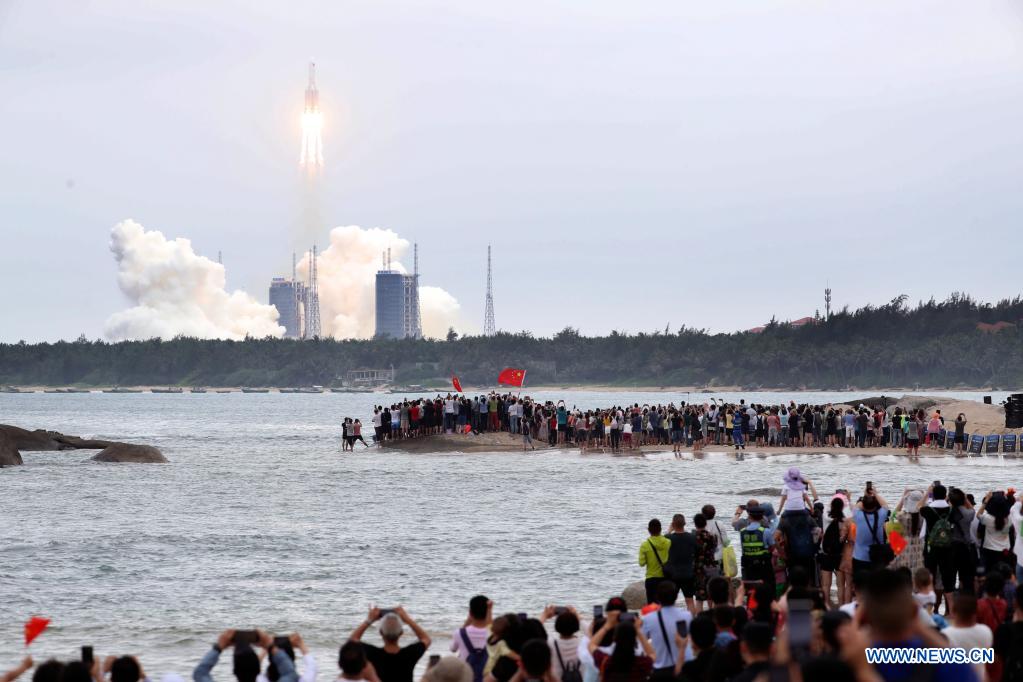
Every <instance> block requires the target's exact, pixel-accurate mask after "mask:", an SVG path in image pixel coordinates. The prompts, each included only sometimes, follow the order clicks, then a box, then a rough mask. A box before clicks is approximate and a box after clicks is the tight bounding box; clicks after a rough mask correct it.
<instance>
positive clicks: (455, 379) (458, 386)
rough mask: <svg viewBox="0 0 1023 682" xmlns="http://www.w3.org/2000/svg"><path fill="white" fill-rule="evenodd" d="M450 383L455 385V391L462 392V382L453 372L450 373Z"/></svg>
mask: <svg viewBox="0 0 1023 682" xmlns="http://www.w3.org/2000/svg"><path fill="white" fill-rule="evenodd" d="M451 384H452V385H453V386H454V387H455V391H457V392H458V393H461V392H462V382H461V381H459V380H458V377H456V376H455V375H454V374H452V375H451Z"/></svg>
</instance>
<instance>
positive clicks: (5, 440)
mask: <svg viewBox="0 0 1023 682" xmlns="http://www.w3.org/2000/svg"><path fill="white" fill-rule="evenodd" d="M22 463H23V462H22V460H21V453H20V452H18V446H17V443H15V442H14V439H13V438H11V437H10V435H8V434H7V433H4V432H3V431H0V466H14V465H17V464H22Z"/></svg>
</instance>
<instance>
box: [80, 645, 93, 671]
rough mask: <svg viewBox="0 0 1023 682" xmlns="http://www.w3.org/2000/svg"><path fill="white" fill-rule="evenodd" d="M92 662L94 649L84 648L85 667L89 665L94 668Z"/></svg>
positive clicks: (83, 659)
mask: <svg viewBox="0 0 1023 682" xmlns="http://www.w3.org/2000/svg"><path fill="white" fill-rule="evenodd" d="M92 660H93V659H92V647H91V646H83V647H82V663H84V664H85V665H87V666H89V667H90V668H91V667H92Z"/></svg>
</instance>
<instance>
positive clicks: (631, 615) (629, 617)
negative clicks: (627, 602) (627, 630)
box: [618, 611, 636, 623]
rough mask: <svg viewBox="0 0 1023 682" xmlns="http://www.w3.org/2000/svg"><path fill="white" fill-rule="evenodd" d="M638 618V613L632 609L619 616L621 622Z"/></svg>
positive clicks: (630, 621) (629, 621) (628, 621)
mask: <svg viewBox="0 0 1023 682" xmlns="http://www.w3.org/2000/svg"><path fill="white" fill-rule="evenodd" d="M635 620H636V614H635V613H633V612H632V611H625V612H624V613H622V615H620V616H618V622H619V623H632V622H633V621H635Z"/></svg>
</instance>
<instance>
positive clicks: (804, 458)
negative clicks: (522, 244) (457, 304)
mask: <svg viewBox="0 0 1023 682" xmlns="http://www.w3.org/2000/svg"><path fill="white" fill-rule="evenodd" d="M533 395H534V396H535V397H539V398H541V399H548V398H550V399H558V398H564V399H565V400H566V401H567V402H568V403H569V404H570V405H572V404H575V405H578V406H579V407H582V408H585V407H596V406H604V405H608V404H631V403H634V402H638V403H640V404H643V403H647V402H667V401H669V400H674V401H676V402H677V401H679V400H685V399H686V396H685V394H681V395H680V394H666V393H628V392H621V393H598V392H586V391H559V392H557V393H541V392H533ZM716 395H717V397H718V398H725V399H732V398H734V397H736V396H729V395H722V394H716ZM943 395H948V396H952V397H956V398H960V399H972V400H978V401H979V400H980V397H981V394H979V393H976V394H974V393H946V394H943ZM992 395H993V396H994V399H995V401H996V402H997V401H999V400H1001V399H1003V398H1004V397H1005V394H992ZM398 397H399V396H381V395H374V394H329V393H327V394H313V395H301V394H299V395H281V394H240V393H235V394H215V393H207V394H196V395H190V394H182V395H159V394H132V395H113V394H100V393H92V394H82V395H54V394H42V393H37V394H0V423H10V424H16V425H19V426H23V427H26V428H47V429H54V430H58V431H62V432H64V433H69V434H75V435H82V436H95V437H101V438H111V439H118V440H127V441H136V442H142V443H149V444H153V445H156V446H158V447H160V448H161V449H162V450H163V451H164V453H165V454H166V456H167V457H168V459H169V460H170V462H171V463H170V464H168V465H126V464H125V465H116V464H97V463H92V462H89V461H88V459H89V457H90V456H91V455H92V454H93V452H91V451H66V452H26V453H23V456H24V459H25V465H24V466H22V467H9V468H4V469H0V668H3V667H4V666H9V665H13V664H14V663H15V661H16V660H17V659H18V658H19V657H20V650H21V636H22V635H21V626H22V624H23V623H24V621H25V620H26V619H27V618H28V617H29V616H30V615H32V614H44V615H47V616H49V617H50V618H52V619H53V625H52V626H51V629H50V631H48V632H47V633H46V634H44V635H43V636H42V637H41V638H40V640H38V642H37V643H36V644H34V645H33V655H34V656H35V657H36V659H37V660H41V659H42V658H44V657H46V656H50V655H53V656H58V657H61V658H71V657H76V656H77V652H78V648H79V647H80V646H81V645H83V644H91V645H93V646H94V647H95V649H96V652H97V655H106V654H109V653H113V654H122V653H136V654H138V655H140V657H141V658H142V661H143V663H144V665H145V667H146V670H147V672H148V673H149V674H150V675H151V676H154V677H155V676H158V675H161V674H163V673H167V672H177V673H180V674H184V675H186V676H187V675H188V674H189V673H190V671H191V669H192V667H193V666H194V665H195V663H196V662H197V661H198V660H199V658H200V657H201V655H202V654H203V653H204V652H205V651H206V649H207V647H208V646H209V644H210V643H211V642H212V641H213V640H214V638H215V636H216V634H217V633H218V632H219V631H220V630H222V629H224V628H226V627H239V628H252V627H261V628H265V629H268V630H270V631H273V632H278V633H285V632H292V631H296V630H297V631H299V632H301V633H303V635H304V636H305V638H306V641H307V642H308V643H309V645H310V647H311V648H312V650H313V651H314V653H316V654H317V656H318V658H319V661H320V667H321V673H320V675H321V679H324V680H326V679H332V678H333V677H334V676H335V674H336V668H335V661H336V651H337V647H338V645H339V644H340V643H341V642H342V641H343V640H344V639H345V638H346V637H347V635H348V633H349V632H350V631H351V630H352V629H353V628H354V627H355V626H356V625H357V624H358V623H359V622H360V621H361V620H362V618H363V617H364V616H365V612H366V609H367V607H368V605H369V604H370V603H375V604H377V605H379V606H391V605H395V604H402V605H404V606H405V607H406V608H407V609H408V610H409V612H410V613H411V614H412V615H413V616H414V617H415V618H416V619H418V620H419V621H420V622H421V623H422V624H423V625H424V627H426V629H427V630H429V631H430V632H431V633H433V634H435V635H436V636H437V640H438V641H437V642H436V643H435V644H434V651H439V650H440V649H441V648H445V647H446V644H447V642H448V637H449V636H450V633H451V632H452V631H453V630H454V629H455V628H456V627H458V626H459V625H460V624H461V622H462V620H463V619H464V617H465V610H466V605H467V602H468V599H469V598H470V597H471V596H472V595H474V594H477V593H484V594H487V595H488V596H489V597H491V598H492V599H493V600H494V601H495V604H496V609H497V611H498V612H509V611H510V612H523V611H525V612H529V613H536V612H538V611H539V610H540V609H541V608H542V607H543V605H545V604H548V603H555V604H566V603H570V604H575V605H577V606H578V607H579V608H580V609H581V610H586V611H589V609H590V608H591V605H592V604H595V603H598V602H603V601H605V600H606V599H607V598H608V597H609V596H611V595H613V594H616V593H619V592H620V591H621V590H622V588H624V587H625V586H626V585H628V584H629V583H631V582H633V581H635V580H639V579H641V578H642V576H643V574H642V571H641V569H640V568H639V567H638V566H637V565H636V553H637V549H638V547H639V544H640V543H641V542H642V541H643V540H644V538H645V535H646V531H645V529H646V523H647V521H648V520H649V519H650V518H651V517H655V516H657V517H660V518H661V519H662V520H667V519H668V518H670V516H671V515H672V514H673V513H676V512H682V513H684V514H686V516H687V517H691V516H692V515H693V514H694V513H696V512H697V511H698V510H699V508H700V507H701V506H702V505H703V504H706V503H712V504H715V505H716V506H717V507H718V509H719V510H720V512H719V513H720V514H722V515H723V516H729V515H730V514H731V512H732V511H733V510H734V509H735V506H736V505H737V504H739V503H742V502H745V501H746V499H747V498H748V497H750V495H749V494H748V492H747V491H749V490H751V489H760V488H764V487H768V488H777V487H779V485H780V481H781V476H782V474H783V472H784V471H785V470H786V469H787V468H788V467H789V466H792V465H797V466H799V467H800V468H801V469H803V471H804V472H805V473H806V475H808V476H810V477H811V478H812V479H813V480H814V481H815V483H816V484H817V487H818V490H819V491H820V492H821V493H822V494H824V493H825V492H826V491H828V490H832V489H834V488H836V487H848V488H850V489H860V488H861V487H862V486H863V484H864V482H865V481H867V480H873V481H874V484H875V487H877V488H878V489H879V490H880V491H881V492H882V493H883V494H884V495H886V497H888V499H889V500H891V501H892V503H893V504H894V502H895V501H896V500H897V499H898V497H899V496H900V495H901V492H902V490H903V489H904V488H905V487H906V486H907V485H910V484H916V485H924V484H926V483H928V482H930V481H932V480H934V479H941V480H943V481H946V482H956V483H958V484H960V485H961V486H963V487H965V488H966V489H967V490H968V491H971V492H974V493H975V494H977V495H978V496H979V495H982V494H983V493H984V492H985V491H986V490H988V489H991V488H996V487H1005V486H1008V485H1014V486H1015V487H1017V488H1019V489H1023V465H1021V464H1020V463H1018V462H1017V461H1015V460H1011V459H1009V460H1002V459H1001V458H999V457H983V458H973V459H968V460H962V459H961V460H954V459H952V458H951V457H944V458H939V459H928V458H924V460H923V461H922V462H920V463H910V462H908V461H906V460H905V459H903V458H902V457H900V456H898V455H896V454H892V455H886V456H877V457H850V456H846V455H836V456H829V455H814V454H809V453H798V454H785V455H775V456H772V457H770V458H764V457H757V456H753V455H747V457H746V459H745V460H744V461H741V462H740V461H735V459H734V458H733V457H732V456H730V455H727V454H721V455H713V454H712V455H707V456H705V457H704V458H702V459H700V460H693V459H692V457H691V456H689V457H687V458H686V459H685V460H684V461H677V460H675V459H674V458H672V457H671V455H670V453H668V454H667V455H651V456H647V457H614V456H611V455H609V454H608V455H605V454H590V455H579V454H578V453H577V452H575V451H572V450H548V451H537V452H535V453H532V452H531V453H522V452H509V453H477V454H460V453H436V454H405V453H400V452H394V451H389V450H388V451H383V452H378V451H375V450H362V449H361V448H360V449H359V450H357V451H356V452H355V454H349V453H346V454H341V452H340V450H339V445H338V435H339V427H338V423H339V420H340V418H341V417H342V416H354V417H360V418H362V419H363V421H364V422H366V421H368V417H369V415H370V414H371V411H372V405H373V404H374V402H380V401H381V400H383V399H385V398H386V399H388V400H390V399H397V398H398ZM690 397H691V399H692V400H694V401H695V400H696V399H697V395H696V394H693V395H692V396H690ZM710 397H711V396H710V395H709V394H708V395H704V394H701V395H700V396H699V399H700V400H701V401H702V400H704V399H709V398H710ZM744 397H746V398H747V400H753V401H762V402H778V401H780V400H786V401H787V400H788V399H790V398H791V399H795V400H797V401H802V400H810V401H814V402H823V401H830V400H837V399H840V398H843V397H857V396H855V395H852V394H849V395H848V396H847V395H846V394H834V393H832V394H823V393H816V394H808V393H804V394H799V393H792V394H752V393H747V394H744ZM967 416H969V415H967ZM765 497H766V498H767V499H772V498H773V496H765ZM775 502H776V500H775ZM368 641H378V639H377V635H376V634H371V635H368ZM218 672H219V674H218V679H225V680H226V679H233V678H231V676H230V663H229V661H225V662H223V663H222V664H221V665H220V666H219V668H218Z"/></svg>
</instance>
